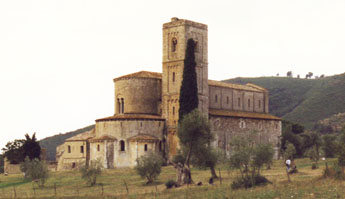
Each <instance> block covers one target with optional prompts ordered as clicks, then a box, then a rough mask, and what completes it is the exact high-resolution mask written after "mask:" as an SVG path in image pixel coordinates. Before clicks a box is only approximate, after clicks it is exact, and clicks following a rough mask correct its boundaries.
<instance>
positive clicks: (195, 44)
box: [194, 41, 199, 53]
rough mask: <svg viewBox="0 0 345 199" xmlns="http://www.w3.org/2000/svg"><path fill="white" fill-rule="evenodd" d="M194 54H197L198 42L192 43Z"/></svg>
mask: <svg viewBox="0 0 345 199" xmlns="http://www.w3.org/2000/svg"><path fill="white" fill-rule="evenodd" d="M194 52H196V53H198V52H199V42H198V41H194Z"/></svg>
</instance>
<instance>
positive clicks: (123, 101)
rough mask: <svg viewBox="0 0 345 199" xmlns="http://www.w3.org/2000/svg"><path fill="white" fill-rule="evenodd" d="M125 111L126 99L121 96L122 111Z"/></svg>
mask: <svg viewBox="0 0 345 199" xmlns="http://www.w3.org/2000/svg"><path fill="white" fill-rule="evenodd" d="M124 112H125V100H124V99H123V98H121V113H124Z"/></svg>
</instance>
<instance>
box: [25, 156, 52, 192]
mask: <svg viewBox="0 0 345 199" xmlns="http://www.w3.org/2000/svg"><path fill="white" fill-rule="evenodd" d="M20 169H21V171H22V172H24V178H25V179H28V180H31V181H35V182H36V183H37V184H38V186H39V187H43V186H44V184H45V182H46V180H47V179H48V176H49V171H48V167H47V165H46V164H45V162H44V161H40V160H39V159H37V158H34V159H32V160H30V158H29V156H26V158H25V160H24V162H22V163H21V165H20Z"/></svg>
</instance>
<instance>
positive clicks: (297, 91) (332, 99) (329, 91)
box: [225, 73, 345, 129]
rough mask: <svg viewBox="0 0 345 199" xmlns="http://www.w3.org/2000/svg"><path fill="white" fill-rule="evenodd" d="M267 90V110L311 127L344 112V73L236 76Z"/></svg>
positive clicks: (237, 80) (242, 81)
mask: <svg viewBox="0 0 345 199" xmlns="http://www.w3.org/2000/svg"><path fill="white" fill-rule="evenodd" d="M225 82H231V83H240V84H245V83H253V84H256V85H259V86H262V87H264V88H266V89H268V90H269V94H270V100H269V103H270V113H271V114H273V115H277V116H279V117H282V118H284V119H286V120H289V121H293V122H298V123H300V124H302V125H303V126H305V127H306V128H308V129H311V128H312V127H313V126H314V125H315V124H316V122H318V121H319V120H323V119H325V118H328V117H331V116H332V115H335V114H338V113H344V112H345V100H344V99H345V92H344V88H345V73H344V74H340V75H335V76H330V77H324V78H319V79H298V78H289V77H259V78H235V79H230V80H225Z"/></svg>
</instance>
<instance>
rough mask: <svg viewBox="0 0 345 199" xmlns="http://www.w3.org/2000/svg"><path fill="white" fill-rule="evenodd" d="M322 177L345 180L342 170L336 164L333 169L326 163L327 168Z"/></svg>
mask: <svg viewBox="0 0 345 199" xmlns="http://www.w3.org/2000/svg"><path fill="white" fill-rule="evenodd" d="M322 177H324V178H334V179H337V180H345V175H344V174H343V172H342V168H341V167H339V166H338V165H337V164H334V165H333V167H328V164H327V163H326V168H325V169H324V170H323V175H322Z"/></svg>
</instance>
